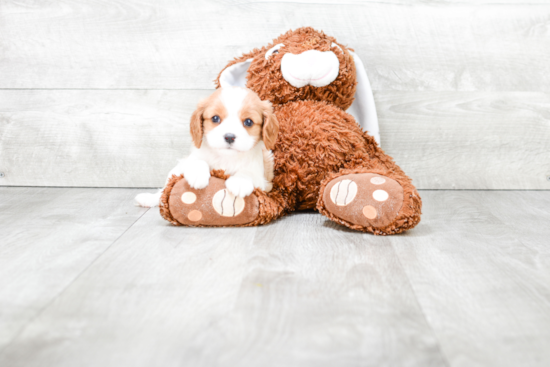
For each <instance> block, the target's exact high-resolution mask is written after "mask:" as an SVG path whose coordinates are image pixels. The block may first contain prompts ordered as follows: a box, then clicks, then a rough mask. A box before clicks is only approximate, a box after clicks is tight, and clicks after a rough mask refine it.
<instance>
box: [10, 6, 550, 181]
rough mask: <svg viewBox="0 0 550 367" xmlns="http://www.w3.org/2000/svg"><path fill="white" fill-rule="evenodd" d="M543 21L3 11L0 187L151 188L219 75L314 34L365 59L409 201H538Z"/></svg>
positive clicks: (547, 158) (356, 12)
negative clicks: (441, 197) (303, 30)
mask: <svg viewBox="0 0 550 367" xmlns="http://www.w3.org/2000/svg"><path fill="white" fill-rule="evenodd" d="M549 18H550V2H548V1H530V2H529V4H522V2H521V1H512V0H507V1H484V2H483V3H482V4H480V3H478V2H475V1H460V2H459V1H451V0H449V1H442V2H431V1H420V0H418V1H413V2H408V1H404V0H403V1H400V0H382V1H371V0H366V1H358V0H347V1H343V2H339V1H336V0H333V1H329V0H315V1H304V0H302V1H289V2H286V1H267V0H264V1H261V0H260V1H256V0H246V1H245V0H225V1H213V0H201V1H180V2H174V1H168V0H158V1H155V2H148V1H139V0H123V1H122V0H121V1H118V0H112V1H109V2H103V1H96V0H80V1H55V2H54V1H38V0H37V1H31V0H29V1H15V0H4V1H2V2H1V3H0V52H1V56H0V172H2V173H3V177H0V185H29V186H91V187H96V186H109V187H157V186H160V185H162V182H163V180H164V177H165V175H166V173H167V172H168V170H169V169H170V168H171V167H172V166H173V165H174V163H175V161H176V159H178V158H180V157H181V156H183V155H185V154H186V152H187V150H188V147H189V144H190V139H189V136H188V119H189V116H190V114H191V112H192V111H193V109H194V107H195V104H196V102H197V101H198V100H199V99H200V98H201V97H203V96H206V95H207V94H208V93H210V90H211V89H212V88H213V83H212V80H213V79H214V78H215V76H216V75H217V73H218V72H219V71H220V70H221V69H222V68H223V66H224V65H225V64H226V63H227V62H228V61H229V60H230V59H232V58H233V57H235V56H238V55H240V54H241V53H242V52H246V51H249V50H250V49H252V48H254V47H257V46H262V45H264V44H266V43H268V41H270V40H271V39H272V38H274V37H276V36H277V35H279V34H280V33H283V32H285V31H287V30H289V29H294V28H297V27H300V26H313V27H315V28H317V29H321V30H324V31H325V32H326V33H327V34H330V35H333V36H335V37H336V38H337V39H338V40H339V41H340V42H342V43H344V44H347V45H348V46H350V47H352V48H354V49H355V50H356V52H357V53H358V54H359V55H360V57H361V58H362V60H363V62H364V63H365V66H366V68H367V73H368V75H369V77H370V79H371V83H372V87H373V89H374V91H375V98H376V102H377V108H378V114H379V117H380V125H381V126H380V128H381V134H382V145H383V148H384V149H385V150H386V151H387V152H388V153H389V154H390V155H392V156H393V157H394V158H395V159H396V161H397V162H398V163H399V164H400V165H401V166H402V167H403V168H404V169H405V171H406V172H408V173H409V174H410V176H411V177H412V178H413V179H414V182H415V183H416V184H417V186H418V187H419V188H424V189H550V27H549V25H548V19H549ZM0 176H1V175H0Z"/></svg>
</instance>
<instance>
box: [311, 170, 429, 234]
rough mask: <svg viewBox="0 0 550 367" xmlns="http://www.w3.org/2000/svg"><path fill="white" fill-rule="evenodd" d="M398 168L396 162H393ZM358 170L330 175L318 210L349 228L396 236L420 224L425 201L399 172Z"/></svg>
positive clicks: (409, 181)
mask: <svg viewBox="0 0 550 367" xmlns="http://www.w3.org/2000/svg"><path fill="white" fill-rule="evenodd" d="M389 163H390V165H394V163H393V162H389ZM392 168H396V169H388V168H386V167H384V165H382V164H380V165H378V167H370V168H367V167H358V168H351V169H342V170H341V171H340V172H337V173H333V174H330V175H329V176H328V177H327V178H326V179H325V180H324V181H323V182H322V183H321V188H320V192H319V199H318V202H317V209H318V210H319V211H320V212H321V213H322V214H324V215H325V216H327V217H328V218H330V219H331V220H333V221H335V222H337V223H340V224H343V225H345V226H347V227H349V228H352V229H355V230H359V231H363V232H370V233H374V234H378V235H387V234H396V233H400V232H403V231H405V230H407V229H410V228H412V227H414V226H416V224H418V222H419V221H420V214H421V206H422V201H421V199H420V196H419V195H418V192H417V191H416V189H415V188H414V186H413V185H412V183H411V180H410V179H409V178H408V177H407V176H406V175H405V174H404V173H403V172H402V171H401V169H399V167H397V166H396V167H392Z"/></svg>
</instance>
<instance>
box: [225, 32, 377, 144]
mask: <svg viewBox="0 0 550 367" xmlns="http://www.w3.org/2000/svg"><path fill="white" fill-rule="evenodd" d="M216 84H217V87H218V88H219V87H220V86H222V87H224V86H239V87H248V88H250V89H251V90H253V91H254V92H256V93H258V95H259V96H260V98H261V99H262V100H269V101H271V102H272V103H273V104H274V105H281V104H285V103H287V102H292V101H303V100H314V101H325V102H328V103H331V104H333V105H335V106H337V107H340V108H342V109H344V110H346V112H348V113H349V114H351V115H352V116H353V117H354V118H355V120H356V121H357V122H358V123H359V124H360V125H361V127H362V128H363V129H364V130H366V131H368V132H369V134H370V135H372V136H374V138H375V139H376V141H377V142H378V143H380V134H379V129H378V117H377V116H376V107H375V104H374V97H373V94H372V90H371V87H370V82H369V79H368V77H367V73H366V71H365V68H364V66H363V63H362V62H361V59H359V56H357V55H356V54H355V53H354V52H353V50H352V49H349V48H346V47H345V46H344V45H342V44H340V43H338V42H337V41H336V39H335V38H334V37H330V36H327V35H326V34H324V33H323V32H319V31H316V30H315V29H313V28H309V27H306V28H299V29H296V30H294V31H288V32H286V33H285V34H283V35H281V36H279V37H278V38H276V39H274V40H273V41H272V42H271V43H270V44H268V45H267V46H264V47H262V48H260V49H254V50H252V51H251V52H249V53H247V54H244V55H242V56H241V57H238V58H236V59H234V60H233V61H231V62H229V64H227V66H226V67H225V68H224V69H223V70H222V72H221V73H220V74H219V75H218V78H217V79H216Z"/></svg>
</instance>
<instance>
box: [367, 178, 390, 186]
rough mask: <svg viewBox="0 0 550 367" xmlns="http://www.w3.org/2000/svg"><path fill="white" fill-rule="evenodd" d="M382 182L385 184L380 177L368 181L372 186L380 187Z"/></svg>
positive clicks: (384, 180) (383, 179)
mask: <svg viewBox="0 0 550 367" xmlns="http://www.w3.org/2000/svg"><path fill="white" fill-rule="evenodd" d="M384 182H386V179H385V178H384V177H380V176H375V177H373V178H371V179H370V183H371V184H373V185H382V184H383V183H384Z"/></svg>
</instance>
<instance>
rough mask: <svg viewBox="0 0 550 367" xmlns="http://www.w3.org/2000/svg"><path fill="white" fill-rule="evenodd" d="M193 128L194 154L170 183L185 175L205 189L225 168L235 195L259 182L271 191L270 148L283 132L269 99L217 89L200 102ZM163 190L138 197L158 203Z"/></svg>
mask: <svg viewBox="0 0 550 367" xmlns="http://www.w3.org/2000/svg"><path fill="white" fill-rule="evenodd" d="M190 127H191V138H192V139H193V146H192V147H191V154H190V155H189V156H188V157H187V158H184V159H182V160H180V161H179V163H178V165H177V166H176V167H174V168H173V169H172V170H171V171H170V173H169V174H168V178H167V180H166V182H168V179H170V177H172V175H181V174H183V177H184V178H185V179H186V180H187V182H188V183H189V185H190V186H191V187H192V188H194V189H204V188H205V187H207V186H208V182H209V179H210V171H211V170H214V169H222V170H224V171H225V173H226V174H228V175H230V176H231V177H229V178H228V179H227V180H226V181H225V186H226V187H227V189H228V190H229V191H230V192H231V193H232V194H233V195H235V196H238V197H245V196H248V195H250V194H251V193H252V191H254V188H255V187H257V188H259V189H261V190H264V191H270V190H271V188H272V183H271V181H272V180H273V155H272V153H271V149H273V146H274V145H275V140H276V139H277V133H278V131H279V123H278V121H277V118H276V117H275V114H274V113H273V107H272V106H271V102H269V101H262V100H260V98H259V97H258V95H257V94H256V93H254V92H252V91H251V90H250V89H247V88H241V87H224V88H219V89H217V90H216V91H215V92H214V93H213V94H212V95H210V97H208V98H206V99H204V100H202V101H201V102H199V104H198V106H197V109H196V111H195V112H193V115H192V116H191V123H190ZM165 185H166V184H165ZM162 191H163V189H161V190H160V191H159V192H157V193H155V194H149V193H144V194H139V195H137V196H136V198H135V200H136V202H137V204H138V205H140V206H143V207H153V206H157V205H159V200H160V197H161V195H162Z"/></svg>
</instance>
